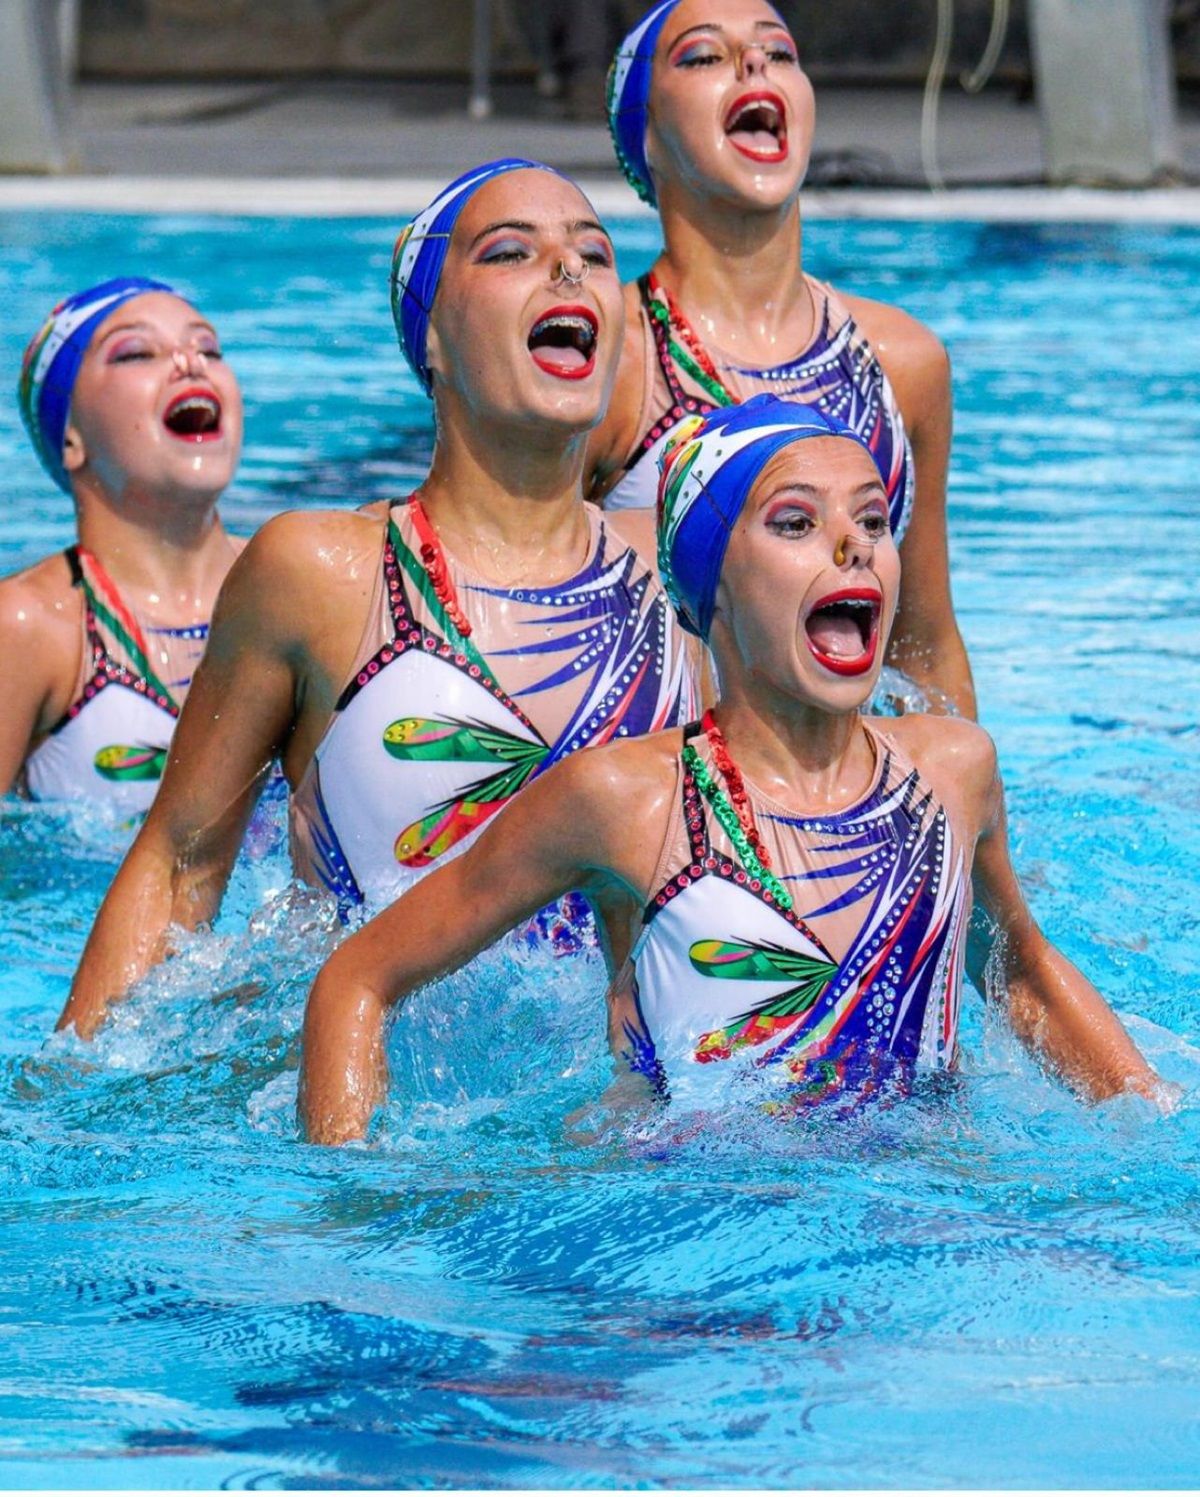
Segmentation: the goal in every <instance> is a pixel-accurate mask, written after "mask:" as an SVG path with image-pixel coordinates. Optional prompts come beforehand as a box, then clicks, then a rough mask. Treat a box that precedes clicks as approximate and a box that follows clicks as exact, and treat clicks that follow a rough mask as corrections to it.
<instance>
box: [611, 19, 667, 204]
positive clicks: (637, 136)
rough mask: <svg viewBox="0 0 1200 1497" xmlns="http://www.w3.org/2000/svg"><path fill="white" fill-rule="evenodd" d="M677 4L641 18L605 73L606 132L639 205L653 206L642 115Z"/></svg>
mask: <svg viewBox="0 0 1200 1497" xmlns="http://www.w3.org/2000/svg"><path fill="white" fill-rule="evenodd" d="M678 4H679V0H662V3H661V4H659V5H656V6H655V7H654V8H653V9H652V10H651V11H650V12H649V14H648V15H645V16H643V17H642V19H641V20H640V21H639V22H638V23H637V25H636V26H635V27H634V28H633V30H632V31H631V32H630V33H629V35H628V36H627V37H626V38H625V40H624V41H623V42H622V43H621V45H620V46H619V47H618V48H617V51H616V55H615V56H614V58H613V60H612V66H611V67H610V68H609V70H608V128H609V130H610V131H611V132H612V139H613V147H614V149H615V150H616V153H617V160H618V161H619V162H620V164H621V170H622V171H623V172H624V173H625V180H626V181H627V182H628V183H629V185H630V187H632V188H633V190H634V192H636V193H637V195H638V197H640V198H641V200H642V202H643V203H649V204H650V206H651V207H654V206H655V202H656V199H655V196H654V183H653V182H652V181H651V180H650V167H649V165H648V163H647V161H646V111H647V109H648V108H649V105H650V78H651V74H652V73H653V71H654V49H655V47H657V46H658V38H659V36H660V35H661V33H662V29H663V27H664V26H665V25H666V22H667V17H668V16H669V15H670V14H671V12H672V11H673V10H674V9H675V7H676V6H677V5H678Z"/></svg>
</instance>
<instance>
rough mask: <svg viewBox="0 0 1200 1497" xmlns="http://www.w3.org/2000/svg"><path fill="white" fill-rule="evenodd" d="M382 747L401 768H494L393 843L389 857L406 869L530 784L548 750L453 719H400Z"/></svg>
mask: <svg viewBox="0 0 1200 1497" xmlns="http://www.w3.org/2000/svg"><path fill="white" fill-rule="evenodd" d="M383 746H384V748H385V749H386V750H387V752H388V753H389V754H390V755H391V756H392V758H393V759H399V760H401V761H402V762H407V763H430V762H439V763H458V764H463V763H467V764H486V765H493V766H495V768H494V769H493V770H492V772H491V773H490V774H484V775H483V776H482V777H481V778H480V779H478V780H476V781H475V783H474V784H473V785H470V786H468V787H467V789H466V790H465V791H464V792H463V793H462V794H461V795H460V796H456V797H453V798H451V799H448V800H445V801H442V802H441V803H440V804H439V805H437V806H435V807H434V808H433V809H432V810H431V811H428V812H427V813H426V814H425V815H424V816H422V817H420V818H419V819H418V820H417V821H414V822H412V823H411V824H410V825H409V826H406V827H405V828H404V830H403V831H402V832H401V833H400V835H399V836H398V837H397V838H396V843H395V848H394V852H395V857H396V861H397V862H398V863H401V864H403V865H404V866H405V867H407V868H425V867H427V866H428V865H429V864H430V863H432V862H434V861H435V860H436V859H437V858H440V857H441V856H442V855H443V854H444V853H445V852H447V851H448V850H449V849H450V848H452V847H454V846H455V844H456V843H459V842H461V841H462V840H463V838H464V837H467V836H469V835H470V834H471V833H472V832H473V831H474V830H475V829H476V827H479V826H482V824H483V823H484V822H485V821H486V820H487V819H488V817H490V816H493V815H495V813H496V812H497V811H498V810H499V809H500V808H501V806H503V804H504V802H505V801H506V800H508V799H510V798H511V797H512V796H514V795H515V794H516V793H517V791H518V790H520V789H522V788H523V787H524V786H525V785H526V784H528V782H529V781H530V780H531V779H532V778H533V776H534V775H535V774H536V773H537V771H538V770H539V769H540V768H541V766H542V765H543V764H544V763H545V762H546V758H547V756H548V755H549V753H550V747H549V745H548V744H546V743H539V742H530V740H529V739H528V738H519V737H517V735H516V734H514V733H507V732H505V730H504V729H503V728H495V727H490V726H489V725H488V724H486V723H480V722H463V721H461V720H459V719H456V718H436V717H402V718H398V719H397V720H396V721H395V722H393V723H389V724H388V726H387V728H386V729H385V730H384V734H383Z"/></svg>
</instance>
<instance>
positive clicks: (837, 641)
mask: <svg viewBox="0 0 1200 1497" xmlns="http://www.w3.org/2000/svg"><path fill="white" fill-rule="evenodd" d="M882 602H883V600H882V598H881V597H880V595H879V594H878V593H877V592H872V591H870V590H869V589H867V588H853V589H848V590H847V591H846V592H841V593H830V594H829V596H828V597H825V598H822V599H821V600H820V602H818V603H817V604H816V605H815V606H814V607H813V608H811V609H810V610H809V614H808V617H807V618H806V619H805V621H804V632H805V633H806V634H807V636H808V648H809V649H810V650H811V651H812V654H813V658H814V659H815V660H816V661H817V663H818V665H823V666H824V667H825V669H826V670H827V671H832V672H833V673H834V675H836V676H861V675H862V674H863V672H864V671H869V670H870V669H871V667H872V665H874V663H875V647H876V645H877V644H878V642H879V614H880V608H881V605H882Z"/></svg>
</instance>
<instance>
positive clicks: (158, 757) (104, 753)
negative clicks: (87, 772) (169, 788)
mask: <svg viewBox="0 0 1200 1497" xmlns="http://www.w3.org/2000/svg"><path fill="white" fill-rule="evenodd" d="M92 762H93V763H94V764H95V766H96V773H97V774H99V775H103V777H104V778H105V779H106V780H116V781H119V782H122V783H129V782H131V781H137V780H161V779H162V774H163V770H164V769H165V768H166V764H167V751H166V749H165V748H154V747H152V746H151V745H150V744H146V743H138V744H133V743H110V744H108V745H107V746H106V747H105V748H102V749H99V750H98V751H97V753H96V757H95V758H94V759H93V761H92Z"/></svg>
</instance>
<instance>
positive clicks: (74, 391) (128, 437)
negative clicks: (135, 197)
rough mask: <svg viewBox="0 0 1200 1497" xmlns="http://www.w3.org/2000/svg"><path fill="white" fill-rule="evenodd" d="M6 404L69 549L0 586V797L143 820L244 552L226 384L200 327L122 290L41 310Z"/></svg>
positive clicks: (145, 288) (144, 285)
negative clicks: (71, 539) (21, 425)
mask: <svg viewBox="0 0 1200 1497" xmlns="http://www.w3.org/2000/svg"><path fill="white" fill-rule="evenodd" d="M18 399H19V404H20V408H21V415H22V418H23V419H24V422H25V426H26V429H27V431H28V432H29V437H30V440H31V441H32V443H33V446H34V450H35V451H36V453H37V455H38V458H39V460H40V461H41V463H42V466H43V467H44V468H45V470H46V472H47V473H48V474H49V475H50V477H51V478H52V479H53V480H54V482H55V483H56V484H57V485H58V487H59V488H60V489H62V491H63V492H64V493H66V494H68V495H70V496H71V498H72V500H73V501H74V505H75V518H76V525H77V530H78V540H77V542H76V543H75V544H74V545H71V546H69V547H68V548H67V549H66V551H64V552H59V553H57V554H56V555H54V556H49V557H46V559H45V560H43V561H40V562H38V563H37V564H36V565H35V566H32V567H30V568H28V569H27V570H26V571H24V572H19V573H18V574H17V575H16V576H13V577H8V578H5V579H4V581H3V582H0V691H2V692H3V695H4V701H5V707H6V710H5V713H4V718H3V728H2V729H0V784H2V787H3V789H5V790H8V789H10V788H11V787H12V786H13V785H14V784H15V785H17V786H18V787H19V788H20V789H21V790H22V791H23V792H24V793H25V794H26V795H28V796H30V797H31V798H32V799H34V800H63V799H85V800H91V801H98V802H103V803H105V804H107V805H111V806H113V807H115V808H116V809H118V810H120V811H123V812H127V811H144V810H146V808H147V807H148V806H149V805H150V802H151V801H152V800H153V798H154V793H155V791H156V790H157V788H158V782H159V779H160V777H161V775H162V771H163V765H164V763H165V761H166V756H167V748H168V745H169V744H170V741H171V735H172V733H173V732H174V729H175V724H176V721H177V720H178V718H179V713H180V710H181V708H182V706H183V703H184V701H185V699H186V697H187V693H188V688H189V686H190V684H191V679H192V674H193V672H194V670H195V668H196V665H197V663H198V661H199V659H200V656H201V653H202V652H203V649H204V644H205V641H206V639H207V637H208V629H209V621H210V619H211V617H212V611H213V606H214V604H215V602H216V597H217V593H218V591H219V589H220V586H221V583H222V582H223V581H224V579H225V575H226V573H227V572H228V571H229V568H230V567H231V566H232V565H233V562H234V559H235V557H236V556H237V554H238V552H239V550H240V549H241V546H242V544H243V543H242V542H240V541H238V540H235V539H234V538H233V537H232V536H230V535H228V534H227V533H226V532H225V530H224V528H223V527H222V525H221V521H220V518H219V516H218V514H217V501H218V500H219V499H220V497H221V495H222V493H223V492H224V491H225V489H226V488H227V487H228V486H229V483H230V481H231V479H232V478H233V475H234V471H235V469H236V468H237V463H238V457H239V456H240V453H241V445H242V401H241V394H240V392H239V390H238V384H237V380H236V378H235V377H234V374H233V371H232V370H231V369H230V368H229V366H228V365H227V364H226V363H225V362H224V361H223V360H222V358H221V346H220V343H219V341H218V339H217V334H216V332H215V330H214V329H213V327H212V325H211V324H210V323H209V322H208V321H207V320H206V319H205V318H203V317H202V316H201V315H200V314H199V312H197V311H196V309H195V308H194V307H193V306H191V304H190V303H189V302H187V301H185V300H184V299H183V298H182V297H180V296H179V295H177V294H176V293H175V292H174V291H173V290H172V289H171V288H170V287H169V286H167V285H165V284H164V283H162V282H160V281H152V280H146V279H144V278H142V277H138V276H133V277H128V278H126V279H123V280H113V281H106V282H104V283H103V284H102V285H99V286H94V287H92V288H91V289H90V290H87V291H81V292H78V293H77V294H76V295H74V296H71V297H68V298H67V299H66V300H65V301H63V302H61V303H60V304H59V305H58V306H57V307H56V308H55V309H54V312H53V313H52V314H51V316H50V318H49V319H48V320H47V322H46V323H45V325H44V326H43V327H42V329H41V330H40V331H39V333H38V334H37V336H36V337H35V338H34V339H33V340H32V342H31V343H30V344H29V347H28V349H27V350H26V353H25V359H24V363H23V367H22V372H21V381H20V386H19V390H18Z"/></svg>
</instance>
